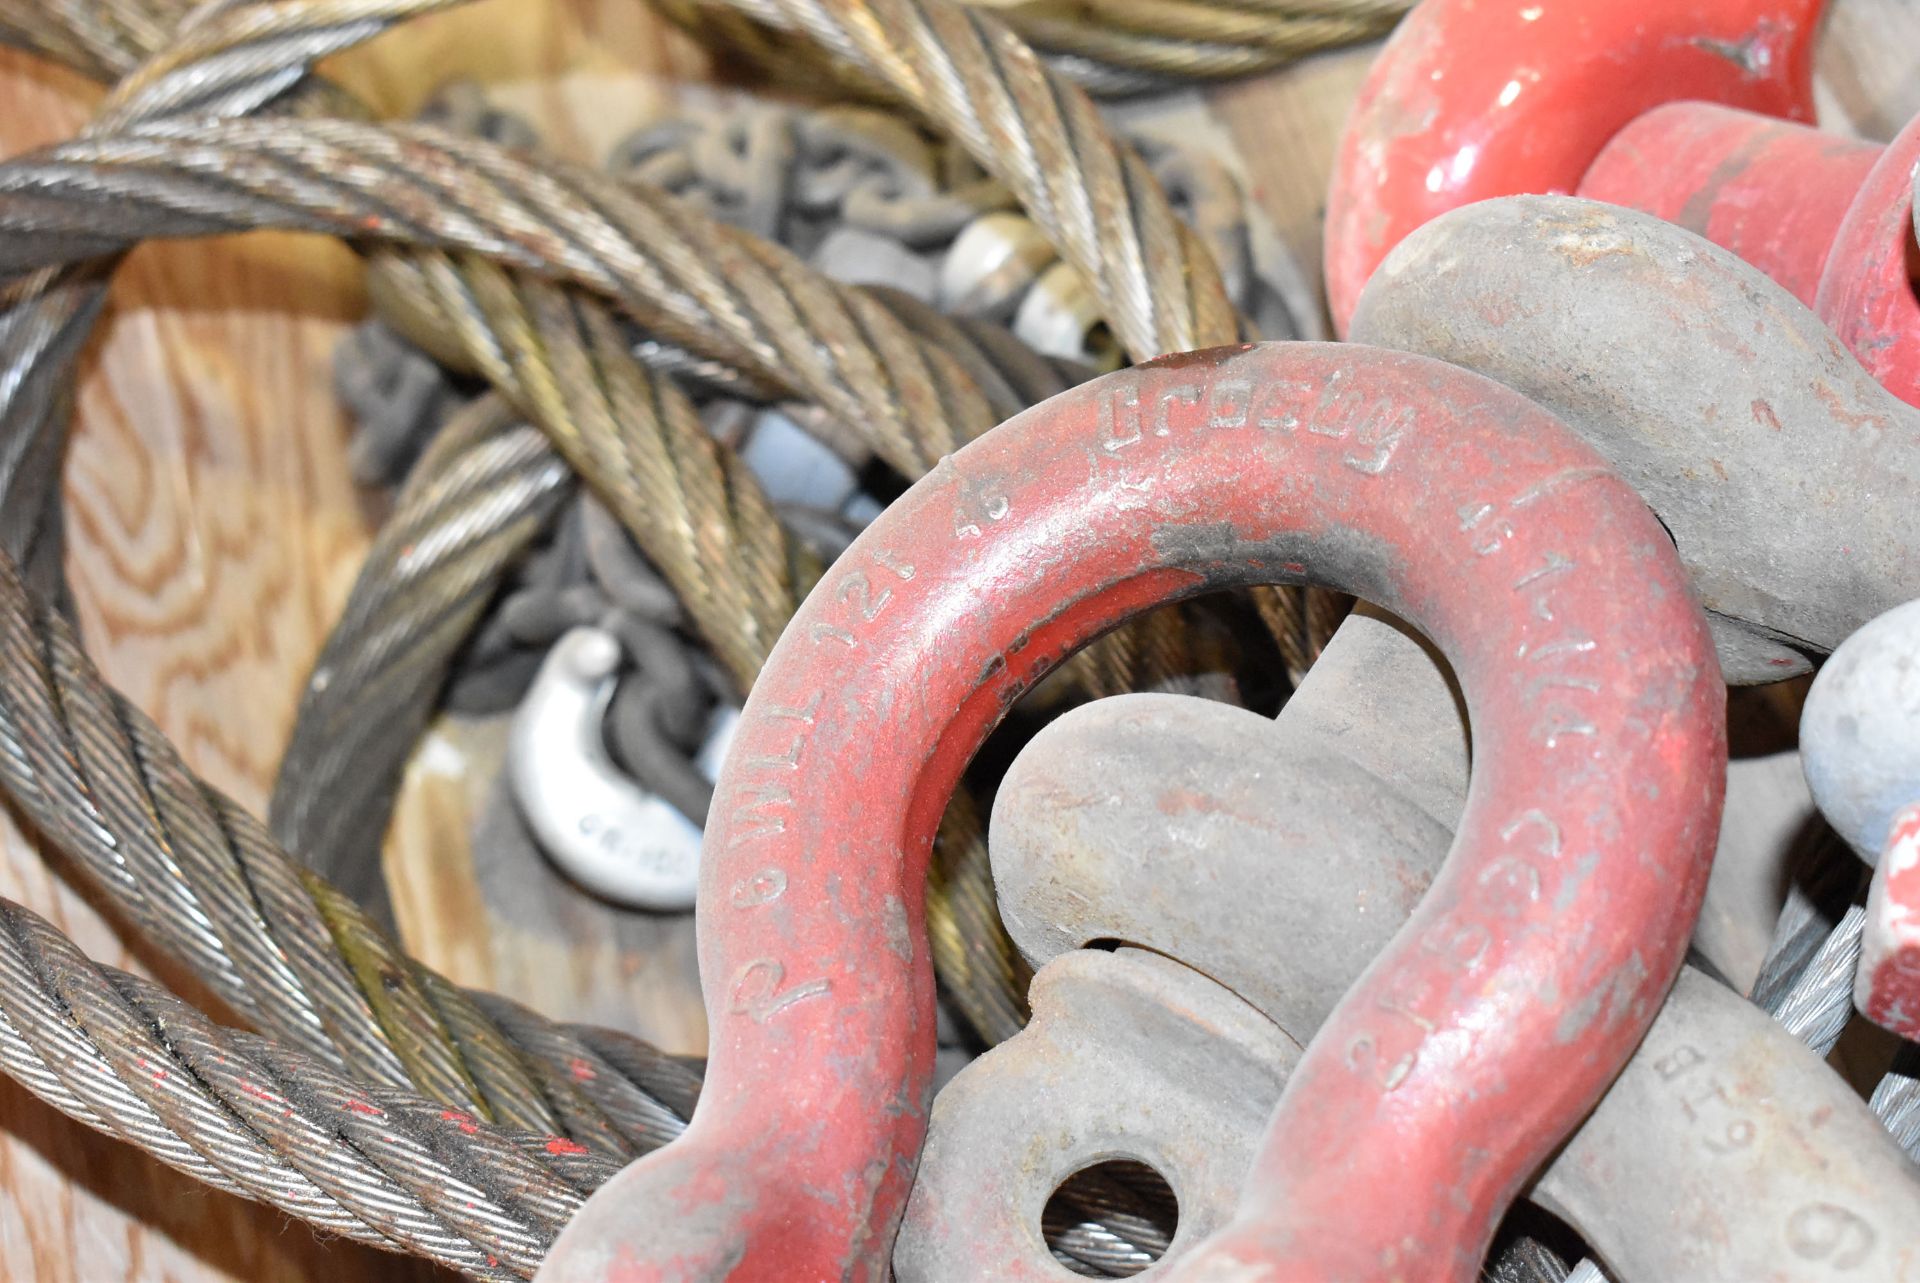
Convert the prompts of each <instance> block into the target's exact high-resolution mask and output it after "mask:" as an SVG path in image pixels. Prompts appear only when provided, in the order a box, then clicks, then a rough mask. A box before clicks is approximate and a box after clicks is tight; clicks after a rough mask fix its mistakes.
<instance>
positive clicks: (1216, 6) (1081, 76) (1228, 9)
mask: <svg viewBox="0 0 1920 1283" xmlns="http://www.w3.org/2000/svg"><path fill="white" fill-rule="evenodd" d="M1410 7H1411V0H1278V2H1277V3H1276V2H1274V0H1227V2H1226V3H1193V2H1191V0H1030V2H1028V3H1021V4H1012V5H1005V6H1002V5H994V6H993V12H994V13H995V14H996V15H997V16H998V17H999V18H1000V19H1001V20H1002V21H1004V22H1005V23H1006V24H1007V25H1008V26H1009V27H1011V28H1013V30H1014V31H1015V32H1017V33H1018V34H1019V35H1020V36H1021V37H1022V38H1023V39H1025V40H1026V41H1027V42H1028V43H1029V44H1031V45H1032V46H1033V47H1034V48H1035V49H1037V50H1039V51H1040V52H1041V53H1043V54H1045V55H1047V57H1048V60H1049V61H1050V62H1051V63H1052V64H1053V66H1054V68H1055V69H1056V70H1058V71H1060V72H1061V73H1062V74H1064V75H1065V76H1067V77H1068V78H1069V79H1072V80H1074V81H1076V82H1078V83H1079V84H1081V85H1082V86H1083V87H1085V88H1086V89H1088V90H1089V91H1091V92H1093V93H1096V94H1105V95H1118V94H1131V93H1141V92H1147V91H1152V90H1155V89H1164V88H1167V87H1168V86H1170V85H1175V84H1182V83H1186V82H1190V81H1195V80H1224V79H1231V78H1236V77H1240V76H1249V75H1254V74H1257V73H1259V72H1262V71H1270V70H1272V69H1273V68H1275V67H1281V66H1284V65H1286V64H1287V63H1289V62H1293V61H1296V60H1297V59H1300V58H1303V57H1305V56H1307V55H1308V54H1312V53H1317V52H1319V51H1321V50H1323V49H1334V48H1338V47H1340V46H1342V45H1350V44H1355V43H1358V42H1360V41H1365V40H1373V39H1377V38H1379V37H1381V36H1384V35H1386V34H1387V32H1388V31H1390V30H1392V28H1393V25H1394V24H1395V23H1396V22H1398V21H1399V20H1400V18H1401V17H1402V16H1403V15H1404V14H1405V13H1406V11H1407V10H1408V9H1409V8H1410Z"/></svg>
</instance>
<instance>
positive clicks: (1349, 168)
mask: <svg viewBox="0 0 1920 1283" xmlns="http://www.w3.org/2000/svg"><path fill="white" fill-rule="evenodd" d="M1821 8H1822V0H1424V2H1423V3H1422V4H1420V5H1419V6H1418V7H1416V8H1415V9H1414V10H1413V12H1411V13H1410V14H1408V15H1407V17H1406V19H1405V20H1404V21H1402V22H1401V24H1400V26H1399V28H1398V29H1397V30H1396V31H1395V32H1394V34H1393V36H1392V38H1391V39H1390V40H1388V42H1387V45H1386V48H1385V49H1383V50H1382V51H1381V54H1380V57H1379V59H1378V61H1376V62H1375V63H1374V65H1373V68H1372V70H1371V71H1370V72H1369V73H1368V75H1367V79H1366V83H1365V84H1364V85H1363V86H1362V87H1361V90H1360V96H1359V98H1358V100H1357V101H1356V103H1355V105H1354V109H1353V114H1352V116H1351V117H1350V118H1349V119H1348V122H1347V130H1346V134H1345V135H1344V137H1343V138H1342V140H1341V144H1340V150H1339V153H1338V155H1337V157H1336V159H1335V162H1334V170H1333V182H1332V187H1331V190H1330V192H1329V193H1328V197H1327V226H1326V238H1327V240H1326V271H1327V299H1328V304H1329V306H1330V307H1331V309H1332V311H1333V319H1334V325H1335V327H1336V329H1337V330H1338V331H1339V332H1340V333H1341V334H1345V333H1346V327H1347V321H1348V318H1350V317H1351V316H1352V315H1353V309H1354V305H1355V303H1356V302H1357V301H1358V300H1359V297H1360V290H1361V287H1362V286H1364V285H1365V284H1366V283H1367V278H1368V277H1370V276H1372V275H1373V269H1374V268H1376V267H1378V266H1379V265H1380V261H1381V260H1382V259H1383V258H1385V257H1386V256H1387V252H1388V251H1389V250H1391V249H1392V248H1393V247H1394V246H1395V245H1398V244H1399V243H1400V241H1401V240H1402V239H1403V238H1404V237H1405V236H1406V235H1407V233H1409V232H1411V231H1412V230H1413V229H1414V228H1416V227H1419V226H1421V225H1422V224H1423V223H1426V222H1428V221H1430V220H1432V219H1434V218H1436V217H1438V216H1439V215H1441V214H1444V213H1445V212H1447V211H1448V210H1450V209H1457V208H1458V207H1460V206H1462V205H1470V204H1472V203H1473V202H1475V201H1480V200H1487V199H1490V198H1491V197H1495V196H1518V195H1524V194H1541V195H1570V194H1572V193H1574V192H1575V191H1577V190H1578V189H1579V187H1580V183H1581V180H1582V179H1583V178H1584V177H1585V176H1586V174H1587V170H1588V168H1589V167H1590V166H1591V165H1592V164H1593V161H1594V158H1595V157H1596V156H1598V155H1599V154H1600V151H1601V149H1602V148H1603V147H1605V146H1606V145H1607V143H1608V142H1609V141H1610V140H1611V139H1612V138H1613V137H1614V135H1615V134H1617V133H1619V132H1620V130H1621V129H1623V128H1624V127H1626V126H1627V125H1628V124H1629V123H1630V122H1632V121H1633V120H1634V119H1635V118H1637V117H1639V116H1641V115H1642V114H1643V113H1645V112H1648V111H1650V110H1652V109H1653V108H1655V107H1659V106H1661V105H1663V104H1665V103H1672V102H1681V101H1688V100H1699V101H1704V102H1712V103H1720V104H1723V105H1725V106H1729V107H1738V108H1741V109H1743V110H1746V111H1751V112H1758V113H1761V114H1764V115H1768V116H1778V117H1785V118H1787V119H1790V120H1800V121H1811V120H1812V119H1813V45H1814V38H1815V34H1816V33H1815V27H1816V25H1817V21H1818V18H1819V14H1820V10H1821ZM1656 159H1657V158H1656ZM1603 199H1605V198H1603ZM1696 230H1698V229H1696ZM1755 265H1756V266H1759V267H1762V268H1764V267H1765V265H1764V264H1758V263H1756V264H1755Z"/></svg>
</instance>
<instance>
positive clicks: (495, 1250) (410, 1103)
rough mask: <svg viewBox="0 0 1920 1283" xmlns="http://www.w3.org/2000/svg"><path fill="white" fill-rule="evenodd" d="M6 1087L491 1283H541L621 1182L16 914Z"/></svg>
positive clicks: (1, 1002)
mask: <svg viewBox="0 0 1920 1283" xmlns="http://www.w3.org/2000/svg"><path fill="white" fill-rule="evenodd" d="M0 1069H4V1070H5V1071H6V1072H7V1073H8V1074H9V1075H10V1076H12V1077H13V1078H14V1079H16V1080H17V1081H19V1082H20V1083H21V1084H22V1085H23V1086H25V1087H26V1088H27V1090H29V1091H31V1092H32V1093H33V1094H34V1095H36V1096H38V1097H39V1098H40V1099H42V1100H44V1101H46V1102H47V1103H48V1104H50V1105H52V1106H53V1107H54V1108H55V1109H58V1110H59V1111H60V1112H62V1113H64V1114H66V1115H67V1116H69V1117H71V1118H73V1119H75V1120H76V1121H78V1122H81V1123H83V1124H85V1125H87V1126H89V1127H93V1128H96V1129H98V1130H100V1131H103V1132H106V1133H108V1134H110V1135H113V1136H116V1137H118V1138H120V1139H122V1140H125V1141H127V1142H128V1143H130V1144H133V1145H135V1146H137V1147H138V1148H140V1149H142V1150H144V1151H146V1152H147V1153H149V1154H151V1155H153V1156H154V1157H156V1158H158V1159H159V1160H160V1161H162V1162H164V1163H166V1164H167V1165H168V1166H170V1167H172V1168H174V1169H175V1170H177V1171H179V1172H182V1173H184V1174H185V1175H187V1176H190V1177H193V1178H194V1179H196V1180H199V1181H202V1182H204V1183H206V1184H208V1185H210V1186H212V1187H214V1188H215V1189H219V1190H223V1191H225V1192H227V1193H230V1194H235V1195H238V1196H241V1197H244V1198H250V1199H253V1200H255V1201H258V1202H263V1203H267V1204H269V1205H270V1206H273V1207H276V1208H279V1209H280V1210H281V1211H283V1212H286V1213H288V1214H289V1215H292V1216H295V1217H297V1218H299V1219H301V1220H303V1221H306V1222H307V1223H308V1224H310V1225H312V1226H314V1227H315V1228H317V1229H319V1230H321V1231H323V1232H326V1233H329V1234H337V1235H340V1236H342V1237H345V1238H349V1239H353V1240H355V1241H357V1242H362V1243H368V1244H371V1245H373V1246H376V1247H381V1248H385V1249H387V1250H389V1251H392V1250H404V1251H407V1252H410V1253H413V1254H416V1255H420V1256H425V1257H427V1258H429V1259H431V1260H434V1261H438V1262H440V1263H441V1264H443V1265H448V1266H451V1267H453V1268H454V1269H457V1270H460V1271H461V1272H462V1273H465V1274H467V1275H470V1276H472V1277H475V1278H481V1279H506V1278H528V1277H531V1276H532V1274H533V1272H534V1270H535V1269H536V1268H537V1267H538V1266H539V1263H540V1260H541V1258H542V1257H543V1256H544V1255H545V1253H546V1250H547V1248H548V1247H549V1246H550V1245H551V1243H552V1240H553V1238H554V1237H555V1236H556V1235H557V1234H558V1233H559V1231H560V1230H561V1229H562V1228H563V1227H564V1226H565V1224H566V1222H567V1221H568V1219H570V1218H571V1216H572V1215H573V1213H574V1212H575V1211H576V1210H577V1209H578V1208H579V1206H580V1204H581V1203H582V1202H584V1201H585V1199H586V1197H587V1196H588V1195H589V1194H591V1193H592V1192H593V1190H595V1189H597V1188H598V1187H599V1186H600V1185H601V1184H602V1183H603V1182H605V1181H606V1180H607V1178H608V1177H610V1176H611V1175H612V1174H613V1173H614V1172H615V1171H616V1170H618V1167H619V1164H618V1162H617V1161H616V1160H613V1159H610V1158H608V1157H607V1156H605V1155H599V1154H595V1153H593V1152H592V1151H589V1150H587V1149H586V1148H585V1147H584V1146H581V1145H578V1144H576V1143H574V1142H573V1141H570V1140H567V1139H565V1138H563V1137H557V1136H552V1135H546V1134H539V1133H526V1132H511V1131H505V1130H502V1129H499V1128H495V1127H493V1126H491V1125H490V1124H486V1123H482V1122H479V1121H478V1120H476V1119H474V1118H473V1117H472V1115H470V1114H467V1113H464V1112H462V1111H459V1110H453V1109H448V1108H446V1107H445V1106H444V1105H443V1104H441V1103H440V1102H437V1101H430V1100H426V1099H424V1098H422V1097H419V1096H417V1095H414V1094H412V1093H410V1092H404V1091H399V1090H395V1089H392V1088H386V1087H374V1086H370V1085H368V1084H366V1083H363V1082H360V1081H359V1080H357V1079H353V1078H350V1077H347V1076H345V1075H343V1074H342V1073H341V1072H340V1071H339V1070H338V1069H337V1068H335V1067H333V1066H330V1065H327V1064H324V1063H322V1062H321V1061H319V1060H317V1059H315V1058H313V1057H311V1056H307V1055H305V1054H303V1053H300V1052H298V1051H293V1050H289V1049H287V1048H285V1047H284V1046H282V1045H280V1044H278V1043H277V1042H275V1041H274V1040H272V1039H269V1038H263V1037H260V1036H258V1035H255V1034H249V1033H245V1032H242V1031H239V1030H234V1029H227V1028H223V1027H221V1026H219V1025H217V1024H215V1023H213V1022H212V1021H210V1020H208V1019H207V1018H206V1017H205V1016H203V1015H202V1014H201V1013H200V1012H199V1011H197V1010H195V1009H194V1008H193V1007H192V1006H190V1005H188V1004H187V1003H185V1002H182V1001H181V1000H180V999H178V998H176V997H174V996H173V995H172V994H170V993H168V992H166V991H165V990H164V989H162V988H161V987H160V986H158V985H156V984H154V983H153V982H151V981H149V980H145V979H143V978H141V977H138V976H134V975H129V974H127V973H125V972H122V971H117V970H115V969H113V968H111V967H105V966H100V965H98V964H96V963H94V962H92V961H91V960H89V959H87V958H86V957H85V956H84V955H83V954H81V952H80V951H79V949H78V948H76V947H75V946H74V944H73V942H72V941H70V940H68V939H67V938H66V937H65V936H63V935H61V934H60V932H59V931H58V930H57V929H56V928H54V927H53V926H52V925H51V924H50V923H48V922H46V921H45V920H43V919H41V918H39V917H37V916H35V915H34V914H32V913H31V912H30V911H28V910H27V909H25V908H23V907H21V906H19V905H16V904H12V903H11V902H8V901H5V900H0Z"/></svg>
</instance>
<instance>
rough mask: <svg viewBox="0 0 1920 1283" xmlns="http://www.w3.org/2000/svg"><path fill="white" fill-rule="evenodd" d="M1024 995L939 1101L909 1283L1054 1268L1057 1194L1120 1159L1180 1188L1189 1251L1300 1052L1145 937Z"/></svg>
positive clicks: (1231, 1196)
mask: <svg viewBox="0 0 1920 1283" xmlns="http://www.w3.org/2000/svg"><path fill="white" fill-rule="evenodd" d="M1160 698H1163V699H1166V700H1168V701H1172V702H1186V701H1188V700H1189V699H1190V697H1183V696H1171V695H1170V696H1162V697H1160ZM1207 707H1216V708H1217V707H1222V706H1220V705H1212V704H1209V705H1207ZM1223 711H1238V710H1223ZM1246 715H1247V716H1252V714H1246ZM1030 997H1031V1000H1032V1003H1033V1021H1032V1023H1031V1024H1029V1025H1028V1026H1027V1027H1026V1028H1025V1029H1024V1030H1022V1031H1021V1032H1020V1033H1019V1034H1016V1035H1015V1036H1014V1037H1013V1038H1010V1039H1008V1040H1007V1041H1006V1042H1004V1043H1001V1044H1000V1045H999V1046H997V1047H995V1048H993V1049H992V1050H990V1051H988V1052H987V1053H986V1054H985V1055H984V1056H982V1057H981V1058H980V1059H979V1060H976V1061H974V1062H973V1064H971V1065H969V1066H968V1067H967V1068H966V1069H964V1070H962V1071H961V1072H960V1075H959V1076H958V1077H957V1078H955V1079H954V1081H953V1084H952V1085H951V1086H949V1087H948V1088H947V1089H946V1090H945V1091H943V1092H941V1093H940V1095H939V1097H938V1098H937V1099H936V1100H935V1101H934V1104H933V1113H932V1118H931V1121H930V1123H929V1127H928V1138H927V1146H926V1150H925V1152H923V1153H922V1154H921V1156H920V1167H919V1171H918V1173H917V1174H916V1176H915V1178H914V1186H913V1195H912V1197H911V1198H910V1199H909V1200H908V1203H907V1213H906V1219H905V1221H904V1223H903V1224H902V1226H901V1230H900V1239H899V1241H898V1243H897V1244H896V1246H895V1248H894V1254H893V1266H894V1277H895V1278H896V1279H897V1280H899V1283H977V1280H980V1279H994V1280H997V1281H1004V1283H1039V1281H1040V1280H1058V1279H1060V1278H1061V1277H1062V1276H1063V1274H1064V1271H1063V1269H1062V1268H1061V1267H1060V1266H1059V1265H1058V1264H1056V1263H1055V1262H1054V1260H1053V1258H1052V1257H1051V1256H1050V1255H1049V1254H1048V1250H1047V1244H1046V1242H1045V1241H1044V1240H1043V1239H1042V1237H1041V1228H1042V1213H1043V1212H1044V1210H1045V1208H1046V1205H1047V1200H1048V1197H1049V1195H1051V1194H1052V1193H1053V1192H1054V1190H1055V1189H1056V1188H1058V1187H1059V1185H1060V1184H1061V1183H1062V1182H1063V1181H1065V1180H1066V1178H1067V1177H1069V1176H1071V1175H1072V1174H1073V1173H1075V1172H1076V1171H1080V1170H1083V1169H1085V1168H1088V1167H1091V1166H1093V1165H1095V1164H1097V1163H1100V1162H1102V1161H1103V1160H1106V1159H1110V1158H1113V1157H1114V1156H1116V1155H1118V1156H1123V1157H1126V1158H1130V1159H1134V1160H1137V1161H1140V1162H1144V1163H1146V1164H1147V1165H1148V1166H1149V1167H1152V1168H1153V1169H1154V1170H1155V1171H1156V1172H1158V1173H1160V1175H1161V1176H1163V1177H1165V1178H1166V1180H1167V1183H1168V1184H1169V1185H1171V1186H1172V1187H1173V1189H1174V1190H1175V1191H1176V1193H1177V1194H1178V1197H1179V1203H1180V1207H1179V1227H1178V1230H1177V1231H1176V1233H1175V1235H1174V1238H1173V1241H1172V1243H1171V1244H1170V1245H1168V1246H1167V1248H1166V1249H1165V1255H1164V1256H1163V1257H1162V1258H1161V1259H1162V1261H1168V1262H1170V1261H1172V1260H1175V1259H1177V1258H1178V1257H1179V1255H1180V1254H1181V1252H1183V1251H1184V1250H1185V1249H1186V1248H1188V1247H1190V1246H1191V1245H1192V1244H1194V1243H1196V1242H1198V1241H1200V1240H1201V1239H1204V1238H1205V1237H1206V1236H1207V1235H1209V1234H1211V1233H1212V1232H1213V1231H1214V1230H1216V1229H1219V1228H1220V1227H1221V1226H1222V1225H1223V1224H1225V1222H1226V1220H1227V1217H1228V1215H1229V1213H1230V1212H1231V1210H1232V1207H1233V1203H1234V1200H1235V1199H1236V1198H1237V1197H1238V1195H1239V1192H1240V1183H1241V1181H1242V1180H1243V1179H1245V1177H1246V1174H1247V1168H1248V1167H1249V1166H1250V1165H1251V1163H1252V1161H1253V1157H1254V1152H1255V1150H1256V1149H1257V1148H1258V1144H1259V1138H1260V1132H1261V1130H1262V1127H1263V1125H1264V1124H1265V1122H1266V1120H1267V1117H1268V1115H1269V1114H1271V1113H1272V1111H1273V1106H1274V1102H1275V1101H1277V1100H1278V1099H1279V1097H1280V1090H1281V1088H1282V1087H1283V1086H1284V1085H1285V1083H1286V1079H1287V1074H1288V1072H1289V1071H1290V1070H1291V1069H1292V1068H1293V1065H1294V1063H1295V1062H1296V1061H1297V1060H1298V1059H1299V1056H1300V1047H1299V1044H1298V1043H1296V1042H1294V1041H1293V1040H1292V1039H1291V1038H1289V1037H1288V1036H1287V1035H1286V1034H1285V1033H1283V1032H1282V1031H1281V1030H1280V1029H1279V1028H1278V1027H1277V1026H1275V1025H1274V1024H1273V1023H1272V1022H1271V1021H1269V1020H1267V1019H1266V1018H1265V1017H1263V1016H1261V1015H1260V1014H1259V1013H1258V1012H1256V1011H1254V1010H1253V1009H1252V1008H1251V1007H1248V1006H1247V1005H1246V1004H1245V1003H1244V1002H1242V1001H1241V1000H1240V999H1238V998H1237V997H1235V996H1234V995H1233V994H1231V993H1229V992H1228V991H1227V990H1225V989H1223V988H1221V987H1220V986H1219V985H1217V984H1215V983H1214V982H1213V981H1211V980H1209V979H1207V978H1206V977H1205V976H1203V975H1201V974H1200V973H1199V972H1197V971H1194V970H1191V969H1190V968H1188V967H1185V966H1183V965H1181V964H1180V963H1178V962H1175V961H1173V960H1172V959H1170V958H1166V957H1162V956H1161V955H1159V954H1156V953H1149V952H1145V951H1143V950H1139V949H1120V950H1117V951H1115V952H1113V953H1105V952H1100V951H1095V950H1084V949H1082V950H1075V951H1072V952H1070V953H1067V954H1064V955H1062V956H1061V957H1059V958H1056V959H1054V960H1053V961H1052V962H1050V963H1048V964H1047V965H1046V966H1045V967H1043V968H1041V969H1040V971H1039V972H1038V973H1037V974H1036V975H1035V976H1034V981H1033V989H1032V991H1031V995H1030Z"/></svg>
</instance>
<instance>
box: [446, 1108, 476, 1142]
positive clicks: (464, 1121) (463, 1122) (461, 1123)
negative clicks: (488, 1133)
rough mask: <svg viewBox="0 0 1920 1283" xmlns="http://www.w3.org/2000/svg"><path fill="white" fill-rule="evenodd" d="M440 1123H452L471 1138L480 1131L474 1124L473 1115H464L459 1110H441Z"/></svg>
mask: <svg viewBox="0 0 1920 1283" xmlns="http://www.w3.org/2000/svg"><path fill="white" fill-rule="evenodd" d="M440 1121H441V1122H443V1123H452V1124H453V1125H454V1126H455V1127H458V1128H459V1129H460V1130H461V1131H463V1132H465V1133H466V1134H467V1135H469V1136H471V1135H473V1134H474V1133H475V1132H477V1131H479V1130H480V1128H479V1127H478V1126H477V1125H476V1124H475V1123H474V1121H473V1115H472V1114H463V1113H461V1112H460V1111H459V1110H457V1109H443V1110H441V1111H440Z"/></svg>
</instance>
